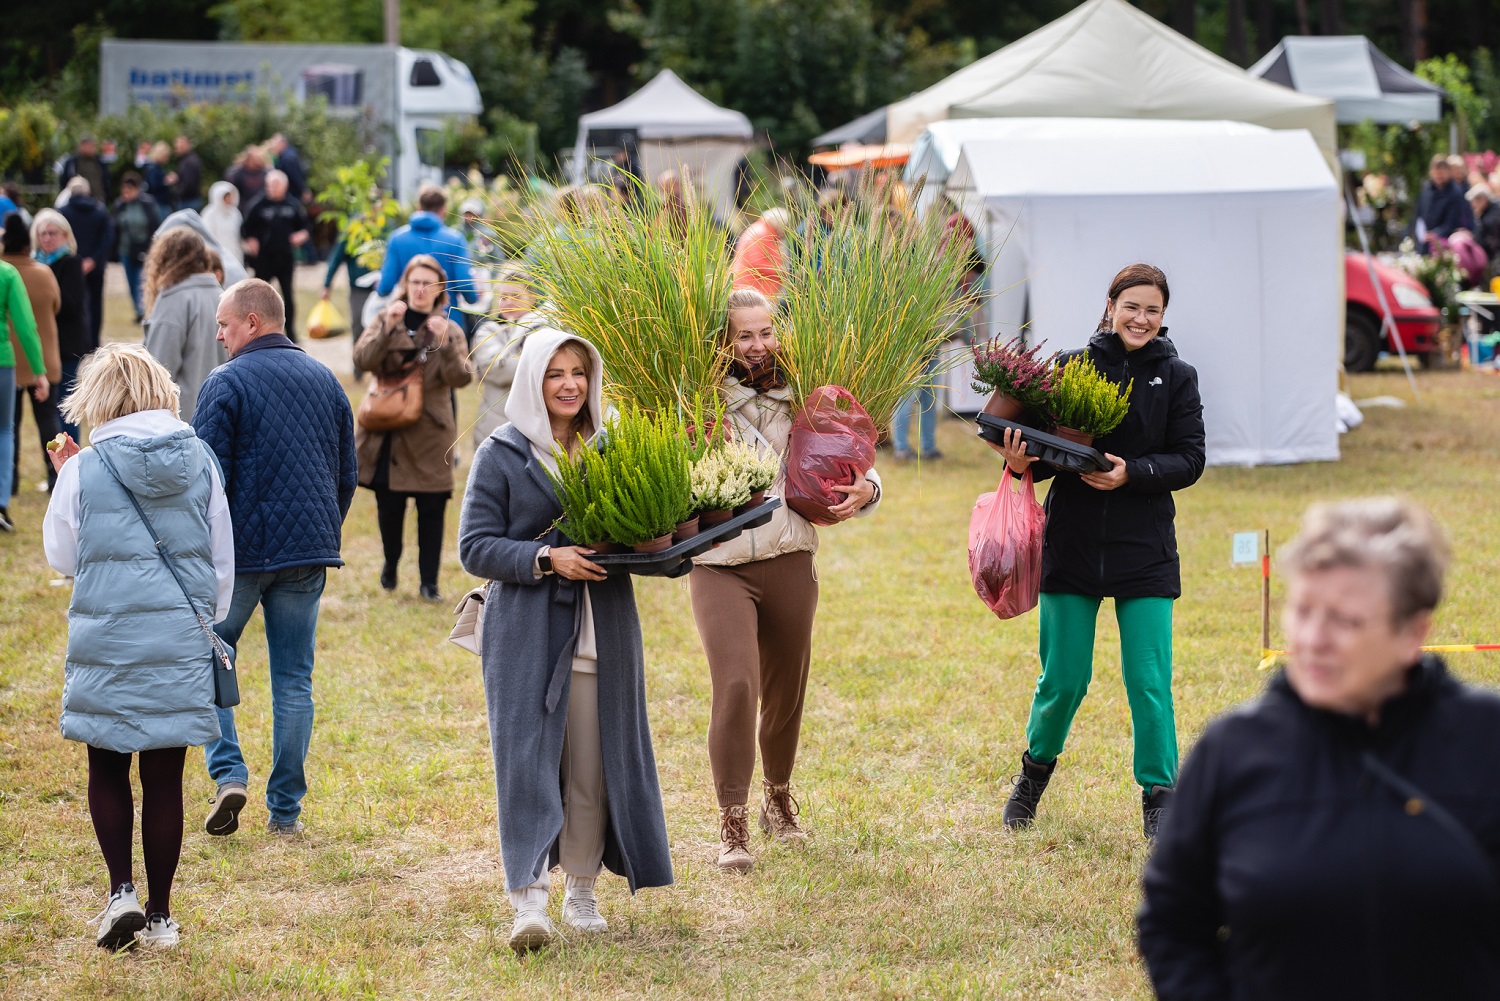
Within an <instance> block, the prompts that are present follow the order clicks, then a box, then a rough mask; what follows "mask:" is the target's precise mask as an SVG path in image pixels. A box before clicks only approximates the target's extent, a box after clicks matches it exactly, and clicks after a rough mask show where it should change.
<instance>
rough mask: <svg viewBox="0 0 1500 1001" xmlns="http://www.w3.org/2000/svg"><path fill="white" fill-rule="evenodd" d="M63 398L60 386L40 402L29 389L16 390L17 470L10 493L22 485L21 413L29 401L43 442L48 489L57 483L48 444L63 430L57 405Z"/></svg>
mask: <svg viewBox="0 0 1500 1001" xmlns="http://www.w3.org/2000/svg"><path fill="white" fill-rule="evenodd" d="M61 397H62V387H61V386H58V385H54V386H53V387H52V392H51V393H49V394H48V395H47V398H46V399H45V400H38V399H37V398H36V397H35V396H32V395H31V390H29V389H18V390H16V426H15V438H14V439H12V440H13V442H14V444H15V450H14V452H13V454H12V460H13V461H14V463H15V468H14V469H13V470H12V471H11V481H10V484H11V485H10V492H11V493H12V494H14V493H16V492H17V491H18V490H19V489H20V485H21V412H22V410H23V409H24V405H25V403H26V401H27V400H30V401H31V416H32V417H34V418H35V419H36V433H37V437H38V438H39V439H40V440H41V445H40V448H41V451H42V468H43V469H45V470H46V471H47V487H48V488H49V489H50V488H51V486H52V484H54V483H56V482H57V472H56V471H55V470H54V469H53V468H52V463H51V461H49V460H48V458H47V442H49V441H51V440H52V439H53V438H55V437H57V434H58V432H60V431H61V430H62V424H60V423H59V420H60V418H59V417H58V413H57V403H58V400H59V399H61Z"/></svg>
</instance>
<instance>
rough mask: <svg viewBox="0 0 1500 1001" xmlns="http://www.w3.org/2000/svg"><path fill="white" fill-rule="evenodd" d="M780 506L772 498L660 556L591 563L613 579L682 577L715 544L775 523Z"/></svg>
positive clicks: (605, 557)
mask: <svg viewBox="0 0 1500 1001" xmlns="http://www.w3.org/2000/svg"><path fill="white" fill-rule="evenodd" d="M780 506H781V498H780V497H771V496H768V497H766V499H765V500H764V501H762V502H761V503H759V504H757V505H755V507H752V508H750V509H749V510H747V511H745V512H744V513H743V514H737V515H735V516H734V517H733V518H730V519H729V520H728V521H726V522H724V523H723V524H720V525H715V526H713V527H712V528H701V529H699V530H698V534H697V535H695V536H693V537H692V538H690V539H683V540H682V541H681V542H676V543H673V544H672V546H671V548H670V549H663V550H662V551H661V552H659V553H599V554H596V555H594V556H590V557H589V560H590V561H591V562H593V563H597V564H599V565H600V566H601V567H603V568H604V571H605V573H607V574H609V575H610V576H611V577H614V576H616V575H618V574H622V573H633V574H637V575H639V576H642V577H681V576H683V575H684V574H686V573H687V572H688V571H690V570H692V569H693V557H694V556H702V555H703V554H704V553H706V552H708V551H709V550H710V549H712V548H713V546H714V544H715V543H719V542H728V541H729V540H730V539H733V538H735V537H736V536H738V535H739V534H740V533H741V532H743V531H745V530H746V529H750V528H759V527H761V526H762V525H764V524H765V523H766V522H768V521H770V520H771V514H772V512H774V511H775V510H776V509H777V508H779V507H780Z"/></svg>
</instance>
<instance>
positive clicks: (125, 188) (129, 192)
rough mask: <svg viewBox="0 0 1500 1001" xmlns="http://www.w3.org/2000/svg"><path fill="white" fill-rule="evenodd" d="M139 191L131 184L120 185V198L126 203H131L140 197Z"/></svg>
mask: <svg viewBox="0 0 1500 1001" xmlns="http://www.w3.org/2000/svg"><path fill="white" fill-rule="evenodd" d="M140 193H141V189H140V188H137V187H136V186H135V185H133V184H122V185H120V197H121V198H122V199H124V200H125V201H127V202H133V201H135V200H136V198H137V197H138V196H139V195H140Z"/></svg>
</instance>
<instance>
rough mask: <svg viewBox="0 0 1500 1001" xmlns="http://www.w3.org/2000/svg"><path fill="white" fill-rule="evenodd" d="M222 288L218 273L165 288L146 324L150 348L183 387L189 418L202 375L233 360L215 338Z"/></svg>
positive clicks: (190, 418)
mask: <svg viewBox="0 0 1500 1001" xmlns="http://www.w3.org/2000/svg"><path fill="white" fill-rule="evenodd" d="M223 294H224V290H223V289H221V288H219V281H218V279H216V278H215V277H214V276H213V275H209V274H203V275H191V276H189V277H187V278H184V279H183V280H182V281H180V282H178V283H177V284H176V285H173V286H171V287H170V288H166V289H163V290H162V292H161V294H160V295H158V296H157V297H156V302H155V303H154V304H153V305H152V306H151V315H150V316H148V317H146V320H145V322H144V323H143V324H142V326H144V327H145V331H146V350H147V351H149V352H151V357H153V358H155V359H156V360H157V361H159V362H161V363H162V364H163V365H164V366H166V369H167V371H168V372H171V373H172V381H173V382H175V383H177V388H178V389H179V390H180V391H181V393H182V395H181V397H180V399H179V403H180V405H181V410H182V419H183V420H184V421H187V422H188V423H189V424H191V423H192V422H193V411H194V410H196V409H197V407H198V390H200V389H201V388H203V380H204V379H207V378H208V373H210V372H212V371H213V370H214V369H216V368H218V367H219V366H220V365H222V364H224V363H225V362H226V361H228V360H229V355H228V354H227V353H225V351H224V345H222V344H220V343H219V342H218V340H217V339H216V337H217V334H218V329H219V323H218V320H217V319H215V315H216V313H217V312H218V309H219V297H220V296H221V295H223Z"/></svg>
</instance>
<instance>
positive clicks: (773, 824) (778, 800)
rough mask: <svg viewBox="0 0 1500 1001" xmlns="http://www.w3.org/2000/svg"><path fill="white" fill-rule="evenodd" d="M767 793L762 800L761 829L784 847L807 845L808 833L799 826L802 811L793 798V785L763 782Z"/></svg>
mask: <svg viewBox="0 0 1500 1001" xmlns="http://www.w3.org/2000/svg"><path fill="white" fill-rule="evenodd" d="M761 785H763V786H764V787H765V793H764V795H762V796H761V800H760V829H761V830H763V831H765V832H766V833H767V834H769V835H770V836H771V837H773V838H775V839H776V840H777V841H780V842H781V843H782V844H784V845H802V844H806V843H807V832H806V831H804V830H803V829H802V828H801V827H799V826H798V825H797V814H798V813H800V812H801V811H802V808H801V806H800V805H798V803H797V800H796V799H795V798H794V797H793V796H792V787H791V783H782V784H781V785H772V784H771V783H769V782H766V781H764V780H762V782H761Z"/></svg>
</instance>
